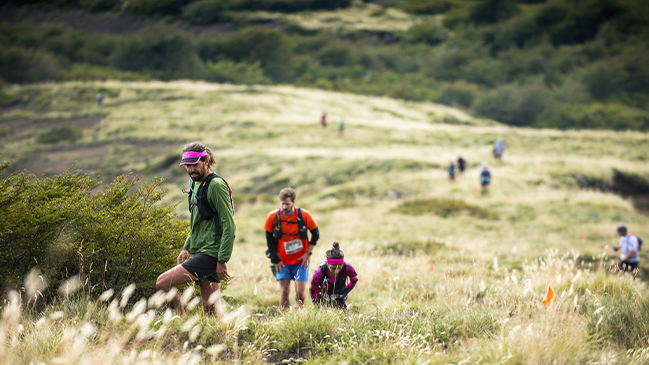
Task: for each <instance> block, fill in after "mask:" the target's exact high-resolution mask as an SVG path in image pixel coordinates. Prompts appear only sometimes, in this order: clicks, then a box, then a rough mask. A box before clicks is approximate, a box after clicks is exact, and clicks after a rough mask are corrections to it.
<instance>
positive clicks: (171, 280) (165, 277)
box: [155, 265, 196, 314]
mask: <svg viewBox="0 0 649 365" xmlns="http://www.w3.org/2000/svg"><path fill="white" fill-rule="evenodd" d="M194 280H196V277H195V276H194V275H192V274H190V273H189V271H187V270H185V268H184V267H182V265H176V266H175V267H173V268H171V269H169V270H167V271H165V272H164V273H162V275H160V276H158V280H156V283H155V288H156V289H157V290H163V291H165V292H169V291H170V290H171V288H175V287H177V286H178V285H181V284H186V283H189V282H192V281H194ZM169 307H170V308H171V309H175V310H177V311H178V312H180V314H185V308H184V306H183V301H182V297H181V296H180V293H179V292H178V291H177V290H176V295H175V296H174V298H173V299H172V300H171V301H170V302H169Z"/></svg>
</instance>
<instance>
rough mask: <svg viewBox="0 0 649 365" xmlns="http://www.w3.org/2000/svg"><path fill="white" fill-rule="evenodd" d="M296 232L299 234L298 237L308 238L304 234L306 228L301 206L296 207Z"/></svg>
mask: <svg viewBox="0 0 649 365" xmlns="http://www.w3.org/2000/svg"><path fill="white" fill-rule="evenodd" d="M296 223H297V233H298V234H299V235H300V239H303V240H305V239H308V238H309V237H308V236H307V234H306V231H307V228H306V223H304V217H303V216H302V208H297V222H296Z"/></svg>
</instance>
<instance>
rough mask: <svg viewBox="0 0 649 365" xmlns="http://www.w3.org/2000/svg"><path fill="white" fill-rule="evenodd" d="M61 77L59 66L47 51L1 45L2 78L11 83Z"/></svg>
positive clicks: (0, 76)
mask: <svg viewBox="0 0 649 365" xmlns="http://www.w3.org/2000/svg"><path fill="white" fill-rule="evenodd" d="M58 77H59V66H58V64H57V62H56V60H55V59H54V57H53V56H52V55H51V54H49V53H46V52H43V51H39V50H30V49H24V48H18V47H7V48H2V47H0V78H2V79H4V80H5V81H7V82H9V83H33V82H43V81H52V80H55V79H57V78H58Z"/></svg>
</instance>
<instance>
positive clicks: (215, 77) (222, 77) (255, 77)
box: [206, 60, 271, 85]
mask: <svg viewBox="0 0 649 365" xmlns="http://www.w3.org/2000/svg"><path fill="white" fill-rule="evenodd" d="M206 73H207V76H206V77H207V79H208V80H209V81H215V82H231V83H234V84H246V85H255V84H270V83H271V81H270V79H268V77H266V76H265V75H264V70H263V69H262V68H261V67H260V66H259V62H255V63H253V64H249V63H246V62H239V63H235V62H233V61H229V60H224V61H219V62H217V63H213V62H208V64H207V67H206Z"/></svg>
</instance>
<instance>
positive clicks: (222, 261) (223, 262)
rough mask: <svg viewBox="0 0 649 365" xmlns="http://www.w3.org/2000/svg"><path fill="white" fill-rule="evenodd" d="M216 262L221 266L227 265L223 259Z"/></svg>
mask: <svg viewBox="0 0 649 365" xmlns="http://www.w3.org/2000/svg"><path fill="white" fill-rule="evenodd" d="M216 262H218V263H219V264H221V265H225V264H226V263H227V261H225V260H223V259H218V260H216Z"/></svg>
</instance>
